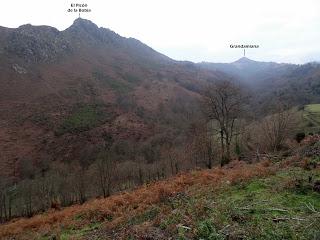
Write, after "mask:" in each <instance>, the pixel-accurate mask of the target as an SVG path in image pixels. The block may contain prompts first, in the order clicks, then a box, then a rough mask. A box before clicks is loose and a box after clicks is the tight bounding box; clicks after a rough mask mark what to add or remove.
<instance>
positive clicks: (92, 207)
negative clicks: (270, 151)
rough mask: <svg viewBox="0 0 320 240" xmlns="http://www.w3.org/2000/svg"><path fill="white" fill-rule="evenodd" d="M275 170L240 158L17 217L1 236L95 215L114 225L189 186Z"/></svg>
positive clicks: (41, 230)
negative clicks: (27, 217) (81, 202)
mask: <svg viewBox="0 0 320 240" xmlns="http://www.w3.org/2000/svg"><path fill="white" fill-rule="evenodd" d="M274 171H275V167H274V166H268V164H265V163H258V164H254V165H247V164H245V163H241V162H238V161H237V162H233V163H232V164H231V165H228V166H227V167H226V168H215V169H212V170H202V171H193V172H190V173H183V174H179V175H178V176H176V177H172V178H170V179H168V180H163V181H158V182H155V183H151V184H148V185H145V186H142V187H139V188H138V189H136V190H134V191H132V192H122V193H120V194H116V195H114V196H111V197H109V198H106V199H95V200H91V201H89V202H87V203H84V204H83V205H74V206H71V207H67V208H64V209H62V210H60V211H56V210H51V211H49V212H48V213H46V214H39V215H36V216H34V217H31V218H29V219H24V218H22V219H15V220H13V221H11V222H9V223H7V224H3V225H2V226H0V237H3V238H4V237H9V236H11V237H13V236H16V237H18V238H19V239H24V238H23V234H24V233H26V232H27V231H31V232H33V234H34V236H35V235H37V234H43V233H45V232H46V231H50V232H55V231H59V229H61V227H62V226H63V227H64V228H65V227H67V226H72V225H73V226H76V225H78V226H79V224H80V225H81V224H83V225H85V224H87V223H88V222H90V221H93V220H94V219H95V220H97V219H98V220H99V221H102V220H106V219H108V218H110V217H112V220H111V221H106V223H105V227H106V228H109V229H112V228H114V227H116V226H119V224H121V223H122V222H124V221H125V220H127V219H129V218H130V217H131V216H133V215H136V214H138V213H139V212H143V210H145V209H146V208H147V207H148V206H150V205H152V204H154V203H157V202H161V201H164V200H165V199H166V198H167V197H169V196H173V195H175V194H177V193H179V192H183V191H184V190H185V189H186V188H187V187H188V186H191V185H199V187H200V186H205V185H211V186H212V187H216V188H218V187H219V186H221V184H233V183H236V182H240V181H245V180H248V179H250V178H252V177H262V176H266V175H268V174H271V173H273V172H274ZM76 216H81V217H82V218H81V219H82V220H81V221H80V222H79V221H76V220H75V219H76ZM49 229H50V230H49Z"/></svg>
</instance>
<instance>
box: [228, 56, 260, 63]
mask: <svg viewBox="0 0 320 240" xmlns="http://www.w3.org/2000/svg"><path fill="white" fill-rule="evenodd" d="M255 62H256V61H254V60H251V59H250V58H247V57H242V58H239V59H238V60H237V61H235V62H233V63H255Z"/></svg>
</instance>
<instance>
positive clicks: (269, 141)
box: [261, 104, 295, 152]
mask: <svg viewBox="0 0 320 240" xmlns="http://www.w3.org/2000/svg"><path fill="white" fill-rule="evenodd" d="M294 118H295V117H294V111H293V110H288V109H286V108H285V107H283V106H282V104H279V105H278V107H277V108H276V111H275V112H274V113H273V114H271V115H270V116H268V117H266V118H264V119H263V121H262V123H261V129H262V133H263V136H264V140H265V143H266V145H267V148H268V150H271V151H273V152H276V151H278V150H280V149H281V148H282V147H283V144H284V141H285V140H286V139H287V138H288V137H289V135H290V133H291V131H292V129H293V127H294Z"/></svg>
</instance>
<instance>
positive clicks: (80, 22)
mask: <svg viewBox="0 0 320 240" xmlns="http://www.w3.org/2000/svg"><path fill="white" fill-rule="evenodd" d="M69 29H78V30H85V31H92V30H98V29H99V27H98V26H97V25H96V24H94V23H93V22H91V21H90V20H87V19H84V18H80V17H79V18H77V19H75V20H74V21H73V24H72V25H71V26H70V27H69Z"/></svg>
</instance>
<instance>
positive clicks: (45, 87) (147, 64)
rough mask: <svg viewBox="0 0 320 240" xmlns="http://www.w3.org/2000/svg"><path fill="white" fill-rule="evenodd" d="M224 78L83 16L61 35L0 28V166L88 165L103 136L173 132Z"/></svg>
mask: <svg viewBox="0 0 320 240" xmlns="http://www.w3.org/2000/svg"><path fill="white" fill-rule="evenodd" d="M222 76H223V74H219V73H215V72H213V71H208V70H202V69H199V67H198V66H196V65H195V64H193V63H184V62H176V61H173V60H172V59H170V58H168V57H166V56H164V55H162V54H160V53H158V52H156V51H155V50H153V49H152V48H150V47H148V46H146V45H145V44H143V43H141V42H140V41H138V40H136V39H132V38H124V37H121V36H119V35H118V34H116V33H114V32H112V31H111V30H109V29H105V28H98V27H97V26H96V25H95V24H94V23H92V22H90V21H88V20H85V19H81V18H79V19H76V20H75V21H74V23H73V25H72V26H70V27H69V28H67V29H66V30H64V31H58V30H57V29H55V28H52V27H48V26H32V25H23V26H21V27H19V28H17V29H9V28H3V27H1V28H0V118H1V119H0V124H1V130H0V141H1V142H0V143H1V144H0V152H1V153H2V154H1V156H0V167H1V169H6V168H8V165H10V168H11V169H12V164H14V163H21V162H26V163H30V162H33V163H34V164H36V165H37V164H38V165H41V164H42V163H43V162H50V161H54V160H61V161H66V162H72V161H80V162H81V161H82V162H83V161H87V162H90V161H92V160H93V159H95V157H96V154H97V152H98V151H99V149H101V148H103V147H104V146H105V145H106V144H108V143H107V142H106V141H107V140H106V139H109V138H108V137H106V136H111V137H112V138H113V139H114V141H116V142H117V141H120V140H121V139H125V140H126V141H130V139H131V140H134V141H138V142H139V141H141V142H143V141H146V140H147V139H149V138H150V136H155V135H157V134H158V133H162V134H165V133H168V132H172V131H174V128H173V127H172V126H173V125H179V126H180V127H181V126H183V124H182V125H181V124H178V122H179V121H182V119H183V118H184V117H185V114H187V113H188V111H189V110H190V109H191V108H192V106H195V104H196V100H197V98H199V89H201V85H202V84H204V83H205V82H206V81H208V80H215V79H218V78H220V77H222ZM188 109H189V110H188ZM163 113H165V115H163ZM159 116H161V117H159ZM159 119H160V121H159ZM182 122H183V121H182ZM167 135H168V134H167ZM169 135H170V134H169ZM175 135H179V134H177V133H175ZM18 165H19V166H20V165H21V164H18ZM44 165H46V164H44ZM11 171H14V170H11ZM1 172H2V173H4V172H6V171H1ZM14 172H16V171H14ZM7 173H9V172H7ZM10 173H11V172H10Z"/></svg>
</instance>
